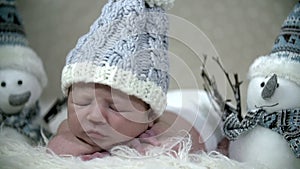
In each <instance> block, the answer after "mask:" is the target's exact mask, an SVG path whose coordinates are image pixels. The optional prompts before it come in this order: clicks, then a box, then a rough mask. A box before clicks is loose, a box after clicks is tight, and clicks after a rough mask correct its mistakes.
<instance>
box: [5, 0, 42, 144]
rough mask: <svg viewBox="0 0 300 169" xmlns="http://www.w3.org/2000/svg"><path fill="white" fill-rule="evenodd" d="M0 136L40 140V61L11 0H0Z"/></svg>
mask: <svg viewBox="0 0 300 169" xmlns="http://www.w3.org/2000/svg"><path fill="white" fill-rule="evenodd" d="M0 4H1V6H0V83H1V85H0V97H1V99H0V124H1V137H10V138H13V139H19V140H24V141H26V142H29V143H38V142H39V141H40V140H41V130H42V129H41V123H40V120H39V119H40V118H39V117H40V116H39V113H40V107H39V102H38V100H39V98H40V96H41V93H42V91H43V88H44V87H45V86H46V84H47V76H46V73H45V71H44V67H43V63H42V61H41V59H40V58H39V57H38V56H37V54H36V53H35V52H34V51H33V50H32V49H31V48H30V47H29V46H28V42H27V39H26V38H25V32H24V29H23V25H22V21H21V18H20V16H19V14H18V11H17V9H16V6H15V1H14V0H0Z"/></svg>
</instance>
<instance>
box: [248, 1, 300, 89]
mask: <svg viewBox="0 0 300 169" xmlns="http://www.w3.org/2000/svg"><path fill="white" fill-rule="evenodd" d="M270 73H275V74H277V76H278V77H281V78H285V79H288V80H291V81H293V82H295V83H296V84H298V85H300V2H298V3H297V4H296V5H295V7H294V8H293V10H292V11H291V13H290V14H289V16H288V17H287V18H286V20H285V21H284V22H283V25H282V27H281V32H280V34H279V36H278V37H277V39H276V41H275V44H274V46H273V48H272V51H271V53H270V54H269V55H267V56H261V57H259V58H258V59H256V60H255V61H254V63H253V64H252V65H251V66H250V69H249V78H253V77H255V76H266V75H268V74H270Z"/></svg>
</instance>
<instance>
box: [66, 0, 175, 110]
mask: <svg viewBox="0 0 300 169" xmlns="http://www.w3.org/2000/svg"><path fill="white" fill-rule="evenodd" d="M172 2H173V1H172V0H109V2H108V3H107V4H106V5H105V6H104V7H103V9H102V13H101V15H100V17H99V18H98V19H97V20H96V21H95V22H94V23H93V24H92V26H91V27H90V31H89V32H88V33H87V34H85V35H84V36H82V37H81V38H80V39H79V40H78V42H77V45H76V47H75V48H74V49H73V50H71V51H70V53H69V54H68V56H67V59H66V65H65V67H64V68H63V71H62V79H61V80H62V91H63V93H64V94H65V95H66V94H67V91H68V88H69V87H70V86H71V85H72V84H74V83H77V82H86V83H89V82H93V83H99V84H104V85H108V86H111V87H112V88H115V89H118V90H121V91H122V92H124V93H126V94H128V95H133V96H136V97H138V98H140V99H142V100H143V101H144V102H146V103H147V104H149V105H150V106H151V108H152V110H153V111H154V112H155V113H156V115H161V114H162V112H163V111H164V109H165V106H166V93H167V90H168V86H169V75H168V71H169V59H168V54H167V52H168V37H167V31H168V18H167V16H166V13H165V8H166V7H169V6H170V5H172Z"/></svg>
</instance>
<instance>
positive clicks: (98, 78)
mask: <svg viewBox="0 0 300 169" xmlns="http://www.w3.org/2000/svg"><path fill="white" fill-rule="evenodd" d="M61 78H62V83H61V85H62V86H61V87H62V91H63V94H64V95H65V96H66V95H67V92H68V89H69V87H70V86H71V85H72V84H74V83H78V82H85V83H99V84H104V85H108V86H110V87H112V88H114V89H118V90H120V91H122V92H124V93H126V94H128V95H133V96H136V97H138V98H140V99H142V100H143V101H144V102H146V103H147V104H149V105H150V106H151V108H152V109H153V111H154V113H155V114H156V115H158V116H160V115H161V114H162V113H163V112H164V110H165V107H166V102H167V101H166V94H165V93H164V92H163V90H162V89H161V88H160V87H159V86H157V85H156V84H155V83H153V82H152V81H142V80H139V79H138V78H137V77H136V76H134V74H132V72H130V71H125V70H123V69H119V68H118V67H116V66H109V65H105V66H103V67H101V66H98V65H93V64H92V63H90V62H80V63H74V64H71V65H66V66H65V67H64V68H63V71H62V77H61Z"/></svg>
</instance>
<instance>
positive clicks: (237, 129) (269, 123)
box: [223, 108, 300, 158]
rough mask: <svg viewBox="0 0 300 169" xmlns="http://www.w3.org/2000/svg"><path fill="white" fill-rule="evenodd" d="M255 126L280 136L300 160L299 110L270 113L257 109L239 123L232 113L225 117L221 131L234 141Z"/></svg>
mask: <svg viewBox="0 0 300 169" xmlns="http://www.w3.org/2000/svg"><path fill="white" fill-rule="evenodd" d="M257 125H260V126H263V127H265V128H269V129H271V130H273V131H275V132H277V133H279V134H281V135H282V136H283V137H284V139H285V140H286V141H287V142H288V143H289V146H290V148H291V150H292V151H293V152H294V153H295V156H296V157H297V158H300V108H296V109H287V110H281V111H277V112H272V113H267V112H266V111H265V110H263V109H258V110H255V111H249V112H248V113H247V115H246V116H245V118H243V120H241V121H240V120H239V119H238V116H237V114H235V113H232V114H230V115H229V116H228V117H226V119H225V122H224V125H223V131H224V134H225V136H226V137H227V138H228V139H230V140H235V139H237V137H238V136H239V135H240V134H242V133H245V132H246V131H248V130H251V129H253V128H254V127H255V126H257Z"/></svg>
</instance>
